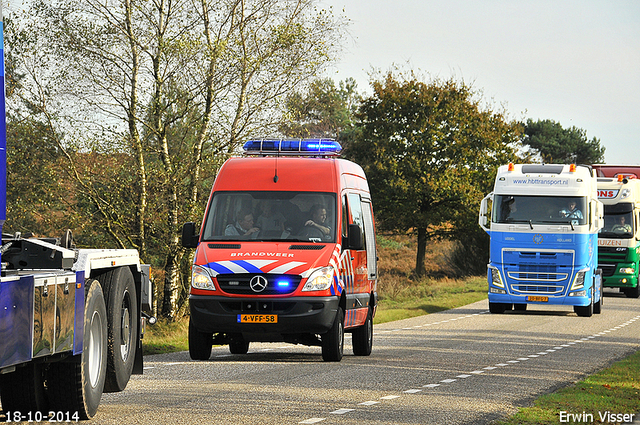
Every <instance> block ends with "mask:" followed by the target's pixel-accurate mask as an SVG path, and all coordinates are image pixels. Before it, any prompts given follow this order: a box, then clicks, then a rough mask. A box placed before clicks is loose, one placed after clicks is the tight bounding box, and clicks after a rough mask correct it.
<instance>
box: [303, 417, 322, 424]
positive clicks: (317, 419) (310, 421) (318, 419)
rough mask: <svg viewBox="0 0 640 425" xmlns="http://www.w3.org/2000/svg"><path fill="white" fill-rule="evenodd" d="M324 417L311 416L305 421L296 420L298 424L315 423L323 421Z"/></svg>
mask: <svg viewBox="0 0 640 425" xmlns="http://www.w3.org/2000/svg"><path fill="white" fill-rule="evenodd" d="M325 419H326V418H311V419H307V420H306V421H302V422H298V423H299V424H317V423H318V422H322V421H324V420H325Z"/></svg>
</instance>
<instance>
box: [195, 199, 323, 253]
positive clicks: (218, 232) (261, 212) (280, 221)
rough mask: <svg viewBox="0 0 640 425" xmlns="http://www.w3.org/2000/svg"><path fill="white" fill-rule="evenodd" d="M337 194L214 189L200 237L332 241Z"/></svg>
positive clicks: (211, 238)
mask: <svg viewBox="0 0 640 425" xmlns="http://www.w3.org/2000/svg"><path fill="white" fill-rule="evenodd" d="M335 235H336V196H335V194H333V193H317V192H264V191H260V192H216V193H214V196H213V199H212V201H211V205H210V207H209V211H208V213H207V216H206V219H205V224H204V232H203V235H202V239H203V240H205V241H218V240H230V241H238V240H255V241H279V240H287V241H301V242H335V239H336V236H335Z"/></svg>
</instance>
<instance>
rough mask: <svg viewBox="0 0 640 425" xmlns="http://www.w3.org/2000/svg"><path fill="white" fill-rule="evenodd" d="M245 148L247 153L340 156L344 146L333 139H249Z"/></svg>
mask: <svg viewBox="0 0 640 425" xmlns="http://www.w3.org/2000/svg"><path fill="white" fill-rule="evenodd" d="M243 149H244V153H245V155H310V156H313V155H315V156H338V155H340V152H341V151H342V146H340V143H338V142H336V141H335V140H333V139H302V140H300V139H298V140H249V141H248V142H246V143H245V144H244V147H243Z"/></svg>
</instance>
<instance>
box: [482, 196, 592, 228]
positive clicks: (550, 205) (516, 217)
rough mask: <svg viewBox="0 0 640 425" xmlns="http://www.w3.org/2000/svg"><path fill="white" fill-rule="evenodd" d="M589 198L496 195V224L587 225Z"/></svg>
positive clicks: (494, 218)
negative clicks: (587, 201)
mask: <svg viewBox="0 0 640 425" xmlns="http://www.w3.org/2000/svg"><path fill="white" fill-rule="evenodd" d="M586 207H587V204H586V199H585V198H584V197H580V196H523V195H496V196H495V197H494V201H493V212H492V221H493V222H494V223H529V224H532V225H533V224H549V223H558V224H560V223H567V224H572V225H580V224H587V223H588V217H589V212H588V210H587V208H586Z"/></svg>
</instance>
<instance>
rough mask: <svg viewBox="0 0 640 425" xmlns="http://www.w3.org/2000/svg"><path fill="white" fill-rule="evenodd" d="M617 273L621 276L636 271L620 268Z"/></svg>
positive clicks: (629, 268) (631, 268)
mask: <svg viewBox="0 0 640 425" xmlns="http://www.w3.org/2000/svg"><path fill="white" fill-rule="evenodd" d="M618 272H619V273H622V274H634V273H635V272H636V271H635V270H634V269H633V267H620V270H618Z"/></svg>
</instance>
